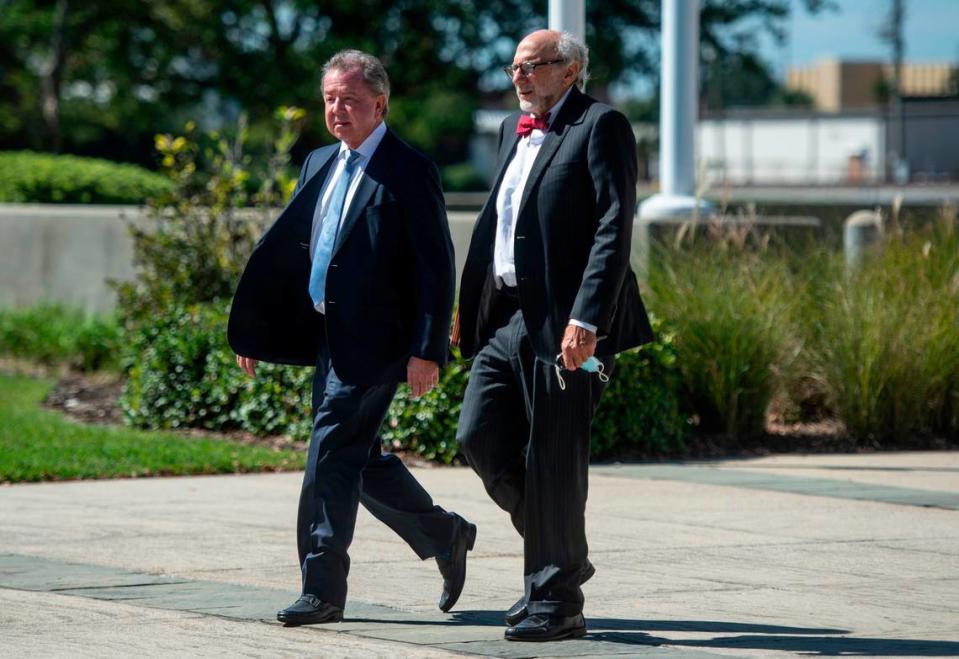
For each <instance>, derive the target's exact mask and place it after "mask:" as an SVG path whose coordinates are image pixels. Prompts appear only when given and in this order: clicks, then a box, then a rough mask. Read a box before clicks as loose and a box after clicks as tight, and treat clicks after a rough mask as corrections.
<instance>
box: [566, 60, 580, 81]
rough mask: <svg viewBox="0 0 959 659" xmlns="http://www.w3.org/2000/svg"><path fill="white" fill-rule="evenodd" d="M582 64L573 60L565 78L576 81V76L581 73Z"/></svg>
mask: <svg viewBox="0 0 959 659" xmlns="http://www.w3.org/2000/svg"><path fill="white" fill-rule="evenodd" d="M580 67H581V65H580V63H579V62H571V63H570V65H569V67H568V68H567V69H566V74H565V75H564V76H563V80H573V81H574V82H575V81H576V77H577V76H578V75H579V69H580Z"/></svg>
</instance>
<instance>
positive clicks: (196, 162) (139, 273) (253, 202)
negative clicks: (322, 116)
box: [117, 107, 304, 325]
mask: <svg viewBox="0 0 959 659" xmlns="http://www.w3.org/2000/svg"><path fill="white" fill-rule="evenodd" d="M276 117H277V121H278V123H279V127H278V129H277V136H276V138H275V141H274V143H273V145H272V150H271V152H270V153H268V154H265V155H264V156H263V157H262V158H258V159H256V160H255V161H254V160H253V159H252V158H251V157H250V155H249V154H245V153H244V152H243V145H244V141H245V139H246V135H247V129H246V124H245V121H244V120H243V119H241V121H240V123H239V125H238V127H237V129H236V134H235V135H234V136H232V137H227V136H225V135H223V134H221V133H217V132H210V133H202V132H199V131H197V129H196V126H195V125H194V124H193V123H189V124H187V126H186V128H185V131H184V134H183V135H179V136H172V135H157V137H156V148H157V151H158V152H159V154H160V157H161V163H162V167H163V171H164V173H165V174H166V175H167V176H168V177H169V179H170V180H171V181H172V182H173V184H174V185H173V187H172V188H171V189H170V190H168V191H167V192H165V193H164V194H161V195H158V196H156V197H155V198H153V199H151V200H150V202H149V204H148V219H149V221H148V222H147V223H146V224H145V225H130V232H131V234H132V236H133V253H134V264H135V266H136V279H135V281H133V282H124V283H121V284H119V285H118V286H117V293H118V303H119V309H120V314H121V319H122V320H123V322H124V324H125V325H127V324H130V323H133V324H136V323H139V322H146V323H149V322H151V320H152V318H154V317H155V316H156V315H158V314H162V313H163V312H164V310H165V309H166V308H168V307H173V306H177V305H179V306H182V305H191V304H200V303H204V304H205V303H213V302H215V301H217V300H221V299H227V298H229V297H231V296H232V294H233V289H234V287H235V286H236V282H237V281H238V280H239V278H240V274H241V273H242V272H243V267H244V266H245V265H246V261H247V259H248V258H249V255H250V252H251V251H252V250H253V244H254V242H255V239H256V236H257V235H258V234H259V233H260V232H261V231H262V228H263V227H262V225H263V224H265V222H266V221H267V220H268V219H269V217H270V216H271V215H272V214H273V211H274V209H275V208H276V207H277V206H282V205H283V204H284V203H285V202H286V200H287V199H288V198H289V196H290V194H292V192H293V187H294V186H295V184H296V179H295V177H292V176H291V175H290V173H289V171H288V165H289V150H290V147H291V146H292V145H293V143H294V142H295V141H296V138H297V136H298V135H299V124H300V122H301V121H302V119H303V117H304V113H303V111H302V110H300V109H298V108H288V107H283V108H280V109H279V110H277V115H276ZM254 165H256V167H254ZM251 177H253V178H256V179H257V180H259V181H262V183H261V185H260V189H259V190H258V191H257V192H256V193H255V194H253V195H250V194H249V193H248V191H247V185H248V182H249V181H250V179H251Z"/></svg>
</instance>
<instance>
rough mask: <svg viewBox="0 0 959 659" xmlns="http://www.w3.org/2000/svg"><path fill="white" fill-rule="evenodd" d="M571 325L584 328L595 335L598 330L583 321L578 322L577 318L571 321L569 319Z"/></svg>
mask: <svg viewBox="0 0 959 659" xmlns="http://www.w3.org/2000/svg"><path fill="white" fill-rule="evenodd" d="M569 324H570V325H576V327H582V328H583V329H584V330H589V331H590V332H592V333H593V334H595V333H596V330H597V329H598V328H597V327H596V326H595V325H590V324H589V323H584V322H583V321H581V320H576V319H575V318H570V319H569Z"/></svg>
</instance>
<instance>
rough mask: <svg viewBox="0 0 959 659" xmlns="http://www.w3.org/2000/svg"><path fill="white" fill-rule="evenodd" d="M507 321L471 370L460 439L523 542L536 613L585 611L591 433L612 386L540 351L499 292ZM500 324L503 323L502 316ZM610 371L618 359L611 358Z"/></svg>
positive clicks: (526, 589) (527, 588)
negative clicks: (539, 354) (542, 356)
mask: <svg viewBox="0 0 959 659" xmlns="http://www.w3.org/2000/svg"><path fill="white" fill-rule="evenodd" d="M500 296H501V298H502V299H501V300H500V301H499V302H498V303H497V308H498V315H499V321H500V323H501V326H500V327H499V329H498V330H497V331H496V332H495V334H494V335H493V336H492V337H491V338H490V340H489V342H488V343H487V344H486V345H485V346H484V347H483V348H482V349H481V350H480V351H479V353H478V354H477V355H476V358H475V359H474V361H473V365H472V368H471V370H470V379H469V384H468V385H467V388H466V395H465V398H464V401H463V409H462V412H461V413H460V419H459V426H458V428H457V441H458V442H459V443H460V447H461V449H462V451H463V453H464V455H465V456H466V458H467V459H468V460H469V463H470V466H471V467H472V468H473V470H474V471H476V473H477V474H478V475H479V477H480V478H481V479H482V481H483V485H484V486H485V488H486V491H487V492H488V493H489V495H490V497H491V498H492V499H493V501H495V502H496V503H497V505H499V506H500V508H502V509H503V510H505V511H506V512H508V513H509V515H510V518H511V519H512V522H513V526H515V527H516V530H517V531H518V532H519V533H520V535H522V536H523V541H524V592H525V596H526V601H527V607H528V610H529V612H530V613H531V614H536V613H545V614H552V615H563V616H570V615H575V614H577V613H581V612H582V610H583V592H582V590H580V587H579V586H580V578H581V572H582V569H583V567H584V565H585V563H586V558H587V553H588V547H587V544H586V529H585V510H586V495H587V484H588V468H589V439H590V436H589V432H590V425H591V423H592V418H593V412H594V410H595V408H596V405H597V404H598V402H599V398H600V395H601V394H602V391H603V389H604V385H603V384H602V383H601V382H600V380H599V378H598V377H597V375H596V374H594V373H587V372H586V371H582V370H577V371H572V372H570V371H566V370H563V371H562V372H561V374H560V375H561V377H562V379H563V381H564V382H565V389H564V388H561V387H560V380H559V377H557V372H556V367H555V363H554V362H549V363H547V362H544V361H542V360H540V359H539V358H537V357H536V355H535V354H534V353H533V350H532V347H531V345H530V341H529V337H528V335H527V331H526V326H525V324H524V321H523V315H522V312H521V311H519V310H517V305H516V303H515V301H511V300H510V298H508V297H507V296H503V294H502V293H501V294H500ZM500 323H497V324H500ZM601 361H603V363H604V366H605V368H606V371H607V372H609V371H610V369H611V367H612V365H613V358H611V357H610V358H604V359H602V360H601Z"/></svg>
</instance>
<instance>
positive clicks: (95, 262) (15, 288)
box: [0, 204, 476, 313]
mask: <svg viewBox="0 0 959 659" xmlns="http://www.w3.org/2000/svg"><path fill="white" fill-rule="evenodd" d="M475 220H476V213H475V212H451V213H450V214H449V221H450V232H451V233H452V236H453V244H454V246H455V248H456V271H457V278H458V277H459V273H460V272H462V268H463V261H464V260H465V258H466V249H467V247H468V245H469V240H470V235H471V233H472V230H473V222H474V221H475ZM139 221H143V214H142V211H141V209H140V208H139V207H137V206H60V205H47V204H23V205H20V204H0V308H2V307H10V306H27V305H31V304H35V303H37V302H41V301H54V302H61V303H63V304H66V305H68V306H71V307H76V308H79V309H83V310H84V311H87V312H88V313H102V312H105V311H109V310H110V309H112V308H113V307H114V305H115V303H116V296H115V294H114V292H113V290H112V289H111V288H110V286H109V285H108V284H107V281H108V280H109V279H115V280H119V281H128V280H130V279H132V278H133V243H132V240H131V239H130V235H129V232H128V230H127V223H128V222H139Z"/></svg>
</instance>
